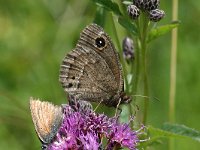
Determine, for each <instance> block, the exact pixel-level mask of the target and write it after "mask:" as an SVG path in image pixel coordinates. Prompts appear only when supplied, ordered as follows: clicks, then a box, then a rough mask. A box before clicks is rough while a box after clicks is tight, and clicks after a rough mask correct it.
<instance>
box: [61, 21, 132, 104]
mask: <svg viewBox="0 0 200 150" xmlns="http://www.w3.org/2000/svg"><path fill="white" fill-rule="evenodd" d="M59 81H60V82H61V84H62V87H63V88H64V91H66V92H67V93H68V94H69V96H73V97H74V98H75V99H76V100H84V101H90V102H102V103H103V104H105V105H107V106H113V107H117V105H118V104H121V103H128V102H130V98H129V97H128V96H127V95H126V94H125V93H124V79H123V74H122V67H121V64H120V62H119V56H118V53H117V52H116V50H115V47H114V45H113V43H112V41H111V39H110V37H109V36H108V34H107V33H105V32H104V30H103V29H102V28H101V27H100V26H98V25H96V24H90V25H88V26H87V27H86V28H85V29H84V30H83V31H82V32H81V34H80V39H79V40H78V42H77V44H76V47H75V48H74V49H73V50H72V51H71V52H69V53H68V54H67V55H66V56H65V58H64V59H63V61H62V64H61V67H60V75H59Z"/></svg>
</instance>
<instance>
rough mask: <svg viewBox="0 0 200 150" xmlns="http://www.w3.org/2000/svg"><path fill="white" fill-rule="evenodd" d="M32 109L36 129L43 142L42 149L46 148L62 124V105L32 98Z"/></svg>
mask: <svg viewBox="0 0 200 150" xmlns="http://www.w3.org/2000/svg"><path fill="white" fill-rule="evenodd" d="M30 110H31V116H32V120H33V123H34V126H35V130H36V132H37V135H38V137H39V139H40V140H41V142H42V143H43V145H42V149H46V147H47V145H48V144H49V143H50V142H51V141H52V140H53V138H54V137H55V136H56V134H57V132H58V130H59V128H60V126H61V123H62V120H63V112H62V107H61V106H56V105H53V104H51V103H49V102H41V101H40V100H34V99H33V98H30Z"/></svg>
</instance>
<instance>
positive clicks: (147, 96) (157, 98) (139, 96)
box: [131, 95, 160, 101]
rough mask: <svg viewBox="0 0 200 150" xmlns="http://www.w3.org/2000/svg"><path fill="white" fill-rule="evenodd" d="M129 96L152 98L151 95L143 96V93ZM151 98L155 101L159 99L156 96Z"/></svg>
mask: <svg viewBox="0 0 200 150" xmlns="http://www.w3.org/2000/svg"><path fill="white" fill-rule="evenodd" d="M131 96H134V97H143V98H148V99H150V98H152V97H149V96H145V95H131ZM153 98H154V99H155V100H157V101H160V99H159V98H157V97H153Z"/></svg>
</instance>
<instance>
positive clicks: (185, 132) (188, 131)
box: [163, 123, 200, 142]
mask: <svg viewBox="0 0 200 150" xmlns="http://www.w3.org/2000/svg"><path fill="white" fill-rule="evenodd" d="M163 130H165V131H167V132H171V133H173V134H176V135H180V136H184V137H189V138H192V139H194V140H196V141H198V142H200V132H199V131H197V130H194V129H192V128H189V127H187V126H185V125H179V124H169V123H166V124H164V126H163Z"/></svg>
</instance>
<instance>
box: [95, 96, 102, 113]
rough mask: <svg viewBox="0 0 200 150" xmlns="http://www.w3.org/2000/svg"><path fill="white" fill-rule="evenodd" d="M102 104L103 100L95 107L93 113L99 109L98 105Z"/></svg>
mask: <svg viewBox="0 0 200 150" xmlns="http://www.w3.org/2000/svg"><path fill="white" fill-rule="evenodd" d="M102 102H103V99H102V100H101V101H100V102H99V103H98V105H97V106H96V108H95V109H94V112H95V111H96V110H97V108H98V107H99V105H100V104H101V103H102Z"/></svg>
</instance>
